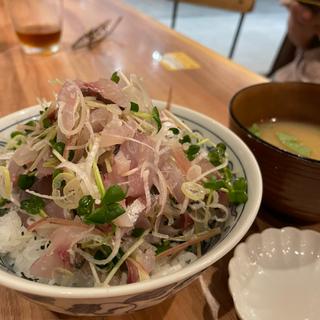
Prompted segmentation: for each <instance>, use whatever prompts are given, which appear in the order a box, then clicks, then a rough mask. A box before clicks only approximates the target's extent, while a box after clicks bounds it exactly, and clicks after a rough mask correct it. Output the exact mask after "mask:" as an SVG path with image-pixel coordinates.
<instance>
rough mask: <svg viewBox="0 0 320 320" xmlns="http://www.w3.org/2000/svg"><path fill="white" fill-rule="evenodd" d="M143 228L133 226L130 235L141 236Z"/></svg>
mask: <svg viewBox="0 0 320 320" xmlns="http://www.w3.org/2000/svg"><path fill="white" fill-rule="evenodd" d="M144 231H145V230H144V229H143V228H135V229H133V230H132V232H131V235H132V236H133V237H135V238H139V237H141V236H142V234H143V233H144Z"/></svg>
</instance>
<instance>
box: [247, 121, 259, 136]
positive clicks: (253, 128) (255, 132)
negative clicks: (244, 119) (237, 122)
mask: <svg viewBox="0 0 320 320" xmlns="http://www.w3.org/2000/svg"><path fill="white" fill-rule="evenodd" d="M249 131H250V132H251V133H252V134H253V135H255V136H257V137H259V138H260V136H261V132H260V127H259V126H258V125H257V124H256V123H254V124H253V125H252V126H251V127H250V128H249Z"/></svg>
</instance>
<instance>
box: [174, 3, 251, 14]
mask: <svg viewBox="0 0 320 320" xmlns="http://www.w3.org/2000/svg"><path fill="white" fill-rule="evenodd" d="M179 2H188V3H194V4H199V5H205V6H210V7H216V8H220V9H225V10H231V11H237V12H242V13H245V12H249V11H252V9H253V7H254V4H255V2H256V1H255V0H179Z"/></svg>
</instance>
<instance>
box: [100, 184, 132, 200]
mask: <svg viewBox="0 0 320 320" xmlns="http://www.w3.org/2000/svg"><path fill="white" fill-rule="evenodd" d="M125 197H126V194H125V192H124V191H123V190H122V188H121V187H120V186H118V185H117V184H115V185H113V186H111V187H109V188H108V189H107V191H106V192H105V194H104V197H103V199H102V202H101V203H102V205H108V204H112V203H115V202H119V201H121V200H123V199H124V198H125Z"/></svg>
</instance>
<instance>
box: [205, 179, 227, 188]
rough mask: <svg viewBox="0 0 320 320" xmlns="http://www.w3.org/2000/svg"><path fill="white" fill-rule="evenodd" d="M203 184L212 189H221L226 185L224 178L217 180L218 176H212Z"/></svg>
mask: <svg viewBox="0 0 320 320" xmlns="http://www.w3.org/2000/svg"><path fill="white" fill-rule="evenodd" d="M203 186H204V187H205V188H207V189H210V190H220V189H221V188H225V187H226V183H225V181H224V180H217V178H216V177H211V178H210V180H209V181H207V182H205V183H204V184H203Z"/></svg>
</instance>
